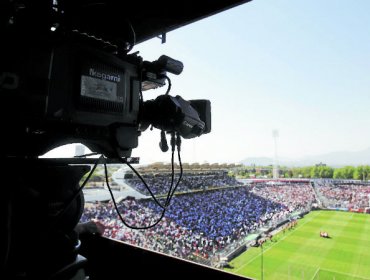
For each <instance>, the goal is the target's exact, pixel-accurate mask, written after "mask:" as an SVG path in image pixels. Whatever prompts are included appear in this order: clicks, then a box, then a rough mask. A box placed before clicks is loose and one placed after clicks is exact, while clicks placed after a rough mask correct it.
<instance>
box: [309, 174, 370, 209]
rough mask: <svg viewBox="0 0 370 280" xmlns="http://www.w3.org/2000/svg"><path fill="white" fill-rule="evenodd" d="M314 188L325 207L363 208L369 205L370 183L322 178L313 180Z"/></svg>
mask: <svg viewBox="0 0 370 280" xmlns="http://www.w3.org/2000/svg"><path fill="white" fill-rule="evenodd" d="M315 190H316V191H317V192H318V194H319V195H320V197H322V198H323V199H324V200H325V201H324V204H325V206H326V207H332V208H347V209H364V208H367V207H370V184H361V183H354V182H336V181H330V180H322V181H316V182H315Z"/></svg>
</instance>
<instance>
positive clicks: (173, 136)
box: [165, 132, 176, 207]
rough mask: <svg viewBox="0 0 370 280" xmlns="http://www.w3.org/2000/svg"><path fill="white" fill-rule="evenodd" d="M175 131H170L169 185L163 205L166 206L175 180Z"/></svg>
mask: <svg viewBox="0 0 370 280" xmlns="http://www.w3.org/2000/svg"><path fill="white" fill-rule="evenodd" d="M175 143H176V141H175V133H174V132H172V133H171V171H172V172H171V185H170V188H169V190H168V193H167V198H166V203H165V207H168V205H169V204H170V197H171V193H172V188H173V182H174V181H175V160H174V154H175V147H176V146H175Z"/></svg>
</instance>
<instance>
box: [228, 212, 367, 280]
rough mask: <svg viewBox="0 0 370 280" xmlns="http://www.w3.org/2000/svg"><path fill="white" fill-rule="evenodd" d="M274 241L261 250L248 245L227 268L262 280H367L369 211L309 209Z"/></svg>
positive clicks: (267, 243) (232, 271)
mask: <svg viewBox="0 0 370 280" xmlns="http://www.w3.org/2000/svg"><path fill="white" fill-rule="evenodd" d="M320 231H327V232H328V233H329V235H330V236H331V237H332V238H330V239H326V238H322V237H320V236H319V233H320ZM274 239H275V241H272V242H266V243H265V244H264V245H263V254H262V249H261V247H259V248H256V247H253V248H250V249H248V250H247V251H246V252H244V253H243V254H242V255H240V256H238V257H237V258H235V259H234V260H232V261H231V262H230V265H231V266H232V267H233V268H232V269H227V271H229V272H231V273H236V274H240V275H243V276H248V277H251V278H254V279H262V278H263V279H265V280H270V279H287V280H289V279H292V280H293V279H309V280H324V279H333V280H334V279H335V280H344V279H346V280H349V279H353V280H360V279H370V215H366V214H355V213H349V212H335V211H313V212H311V213H309V214H308V215H306V216H305V217H304V218H303V219H301V220H299V222H298V226H297V227H295V229H293V230H287V231H286V232H285V233H280V234H279V235H277V236H276V237H275V238H274ZM262 268H263V269H262Z"/></svg>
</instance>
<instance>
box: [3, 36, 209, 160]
mask: <svg viewBox="0 0 370 280" xmlns="http://www.w3.org/2000/svg"><path fill="white" fill-rule="evenodd" d="M5 48H6V50H5V52H3V55H0V58H1V62H2V63H1V66H0V92H1V96H2V99H3V100H2V107H3V108H2V109H1V114H3V119H7V120H9V121H8V122H7V123H6V124H5V126H6V130H7V131H8V132H9V133H6V135H5V136H4V138H3V139H4V140H5V142H6V145H7V146H8V149H7V153H8V154H7V156H39V155H42V154H44V153H45V152H47V151H49V150H51V149H53V148H55V147H58V146H60V145H63V144H68V143H76V142H80V143H83V144H85V145H86V146H87V147H89V148H90V149H91V150H92V151H94V152H97V153H102V154H104V155H106V156H107V157H110V158H112V157H117V156H119V157H129V156H130V155H131V151H132V149H133V148H136V147H137V146H138V137H139V136H140V133H141V132H142V131H143V130H145V128H146V127H148V126H149V125H153V126H154V127H157V128H159V129H161V130H165V131H167V132H179V133H180V135H181V136H183V137H184V138H193V137H196V136H200V135H201V134H203V133H208V132H209V131H210V102H209V101H207V100H203V101H202V100H198V101H190V102H188V101H185V100H184V99H182V98H181V97H172V96H170V95H163V96H159V97H158V98H157V99H155V100H149V101H145V102H144V100H143V99H142V90H146V89H151V88H156V87H158V86H163V85H164V84H165V77H166V74H167V71H171V72H173V73H175V74H179V73H181V71H182V67H183V65H182V63H181V62H179V61H176V60H173V59H171V58H169V57H166V56H162V57H161V58H160V59H158V60H157V61H154V62H148V61H143V59H142V58H141V57H140V56H138V55H137V54H133V55H123V56H122V55H121V56H119V55H117V54H112V53H110V52H107V51H105V50H104V49H101V48H97V47H95V46H92V45H89V44H86V43H85V42H80V41H79V40H75V39H72V40H62V41H60V40H59V41H55V42H52V43H50V44H40V43H35V44H34V45H30V46H28V47H27V48H25V47H24V45H23V44H19V42H15V43H12V42H9V43H8V44H6V45H5Z"/></svg>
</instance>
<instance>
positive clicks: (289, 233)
mask: <svg viewBox="0 0 370 280" xmlns="http://www.w3.org/2000/svg"><path fill="white" fill-rule="evenodd" d="M319 214H320V212H316V215H315V216H313V217H312V218H311V219H309V220H307V221H305V222H304V223H303V224H300V225H299V226H298V227H296V228H295V229H294V230H293V231H291V232H288V233H287V234H286V235H285V236H283V237H282V238H281V239H280V240H279V241H277V242H276V243H275V244H272V245H271V246H270V247H269V248H267V249H266V250H264V251H263V253H266V252H267V251H268V250H270V249H271V248H273V247H275V246H276V245H278V244H279V243H280V242H281V241H283V240H284V239H285V238H287V237H288V236H289V235H291V234H292V233H294V232H295V231H296V230H297V229H298V228H301V227H303V226H304V225H305V224H307V223H308V222H311V221H312V220H313V219H314V218H316V216H318V215H319ZM260 256H261V253H259V254H258V255H257V256H255V257H254V258H252V259H251V260H250V261H249V262H247V263H246V264H243V265H242V266H240V267H239V268H238V269H237V270H235V272H238V271H239V270H241V269H242V268H243V267H245V266H247V265H248V264H250V263H251V262H253V261H254V260H255V259H257V258H258V257H260Z"/></svg>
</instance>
